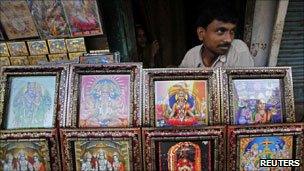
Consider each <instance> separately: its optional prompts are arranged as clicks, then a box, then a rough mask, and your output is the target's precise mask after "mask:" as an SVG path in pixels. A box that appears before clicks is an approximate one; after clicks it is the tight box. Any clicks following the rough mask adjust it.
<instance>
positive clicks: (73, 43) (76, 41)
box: [65, 37, 86, 52]
mask: <svg viewBox="0 0 304 171" xmlns="http://www.w3.org/2000/svg"><path fill="white" fill-rule="evenodd" d="M65 41H66V46H67V49H68V52H86V46H85V43H84V38H83V37H80V38H72V39H65Z"/></svg>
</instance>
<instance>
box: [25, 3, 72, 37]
mask: <svg viewBox="0 0 304 171" xmlns="http://www.w3.org/2000/svg"><path fill="white" fill-rule="evenodd" d="M28 4H29V8H30V11H31V13H32V15H33V17H34V18H35V22H36V25H37V29H38V31H39V34H40V37H41V38H42V39H46V38H56V37H68V36H69V27H68V24H67V20H66V17H65V15H64V10H63V6H62V4H61V2H60V1H58V0H48V1H41V0H28Z"/></svg>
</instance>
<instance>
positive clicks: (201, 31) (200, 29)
mask: <svg viewBox="0 0 304 171" xmlns="http://www.w3.org/2000/svg"><path fill="white" fill-rule="evenodd" d="M205 32H206V30H205V29H204V27H197V28H196V33H197V37H198V39H199V40H200V41H203V39H204V38H203V37H204V36H205Z"/></svg>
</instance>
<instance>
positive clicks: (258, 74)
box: [220, 67, 295, 124]
mask: <svg viewBox="0 0 304 171" xmlns="http://www.w3.org/2000/svg"><path fill="white" fill-rule="evenodd" d="M291 75H292V72H291V68H290V67H267V68H266V67H255V68H233V69H228V68H222V69H221V79H220V80H221V90H222V91H221V97H222V100H221V102H222V108H221V111H222V113H223V116H224V118H223V119H224V122H225V123H227V124H261V123H285V122H295V110H294V96H293V83H292V76H291ZM254 113H255V115H254Z"/></svg>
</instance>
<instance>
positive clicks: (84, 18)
mask: <svg viewBox="0 0 304 171" xmlns="http://www.w3.org/2000/svg"><path fill="white" fill-rule="evenodd" d="M62 4H63V7H64V10H65V14H66V16H67V19H68V22H69V26H70V32H71V35H72V36H74V37H75V36H91V35H99V34H103V30H102V26H101V20H100V17H99V11H98V6H97V2H96V0H84V1H83V0H75V1H62Z"/></svg>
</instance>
